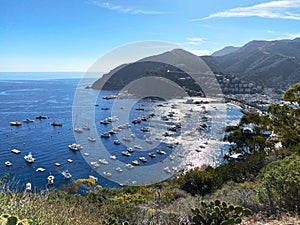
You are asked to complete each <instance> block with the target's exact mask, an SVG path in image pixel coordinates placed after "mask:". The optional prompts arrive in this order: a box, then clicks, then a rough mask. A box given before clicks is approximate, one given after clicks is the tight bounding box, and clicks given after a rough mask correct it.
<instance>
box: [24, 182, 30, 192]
mask: <svg viewBox="0 0 300 225" xmlns="http://www.w3.org/2000/svg"><path fill="white" fill-rule="evenodd" d="M25 191H31V183H30V182H27V183H26V186H25Z"/></svg>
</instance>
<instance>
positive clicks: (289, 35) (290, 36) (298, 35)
mask: <svg viewBox="0 0 300 225" xmlns="http://www.w3.org/2000/svg"><path fill="white" fill-rule="evenodd" d="M283 38H287V39H295V38H300V33H285V34H284V35H283Z"/></svg>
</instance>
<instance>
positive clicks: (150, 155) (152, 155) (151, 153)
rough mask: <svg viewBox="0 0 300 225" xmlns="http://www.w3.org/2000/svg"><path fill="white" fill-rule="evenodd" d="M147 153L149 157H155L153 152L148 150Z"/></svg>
mask: <svg viewBox="0 0 300 225" xmlns="http://www.w3.org/2000/svg"><path fill="white" fill-rule="evenodd" d="M148 155H149V157H150V158H155V157H156V155H155V154H154V152H150V153H149V154H148Z"/></svg>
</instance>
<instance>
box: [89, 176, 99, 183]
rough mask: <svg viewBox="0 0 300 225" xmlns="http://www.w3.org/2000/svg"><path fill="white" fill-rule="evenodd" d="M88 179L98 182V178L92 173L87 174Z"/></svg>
mask: <svg viewBox="0 0 300 225" xmlns="http://www.w3.org/2000/svg"><path fill="white" fill-rule="evenodd" d="M89 179H93V180H94V181H95V182H98V178H97V177H95V176H92V175H89Z"/></svg>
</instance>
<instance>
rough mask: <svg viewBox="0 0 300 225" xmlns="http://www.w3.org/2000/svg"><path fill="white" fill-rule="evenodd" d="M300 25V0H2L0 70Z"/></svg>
mask: <svg viewBox="0 0 300 225" xmlns="http://www.w3.org/2000/svg"><path fill="white" fill-rule="evenodd" d="M299 28H300V0H276V1H268V0H243V1H240V0H226V1H220V0H187V1H183V0H151V1H149V0H130V1H120V0H119V1H117V0H104V1H102V0H26V1H25V0H0V71H86V70H87V69H88V68H89V66H90V65H91V64H93V63H94V62H95V61H96V60H97V59H98V58H99V57H101V56H102V55H103V54H105V53H106V52H109V51H110V50H111V49H114V48H116V47H118V46H120V45H124V44H127V43H132V42H138V41H144V40H157V41H165V42H170V43H175V44H179V45H180V46H182V47H183V48H185V49H188V50H190V51H192V52H193V53H195V54H199V55H203V54H211V53H212V52H214V51H216V50H219V49H221V48H223V47H225V46H229V45H233V46H242V45H244V44H245V43H247V42H248V41H251V40H254V39H255V40H258V39H259V40H274V39H293V38H295V37H300V29H299Z"/></svg>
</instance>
